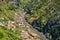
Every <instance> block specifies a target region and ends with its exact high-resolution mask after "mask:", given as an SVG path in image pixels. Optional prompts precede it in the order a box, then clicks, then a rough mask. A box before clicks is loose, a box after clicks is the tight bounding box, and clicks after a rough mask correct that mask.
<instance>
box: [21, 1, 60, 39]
mask: <svg viewBox="0 0 60 40" xmlns="http://www.w3.org/2000/svg"><path fill="white" fill-rule="evenodd" d="M24 2H25V1H23V3H24ZM59 2H60V0H31V1H26V2H25V3H24V4H23V3H21V4H23V5H24V6H23V8H24V9H25V11H26V14H25V18H26V20H27V21H28V22H29V24H31V25H32V26H33V28H35V29H37V30H38V31H40V32H43V33H44V34H45V36H46V37H47V38H48V39H49V40H60V3H59Z"/></svg>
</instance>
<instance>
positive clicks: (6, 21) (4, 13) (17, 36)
mask: <svg viewBox="0 0 60 40" xmlns="http://www.w3.org/2000/svg"><path fill="white" fill-rule="evenodd" d="M19 14H21V13H19V9H18V8H17V5H16V4H15V3H6V2H3V1H1V2H0V40H42V38H41V37H40V35H38V34H37V33H36V32H35V31H34V30H33V29H31V28H29V26H27V25H25V24H24V23H23V21H22V20H23V19H22V17H21V16H20V15H19Z"/></svg>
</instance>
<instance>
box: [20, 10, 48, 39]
mask: <svg viewBox="0 0 60 40" xmlns="http://www.w3.org/2000/svg"><path fill="white" fill-rule="evenodd" d="M19 13H20V16H21V17H22V19H23V23H24V24H25V25H26V26H29V27H30V28H31V29H33V30H35V31H36V33H37V34H38V35H40V36H41V38H42V39H43V40H48V39H47V38H46V37H45V35H44V34H43V33H42V32H39V31H37V30H36V29H34V28H33V27H32V26H31V25H30V24H29V23H28V22H26V20H25V17H24V11H23V10H19Z"/></svg>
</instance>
